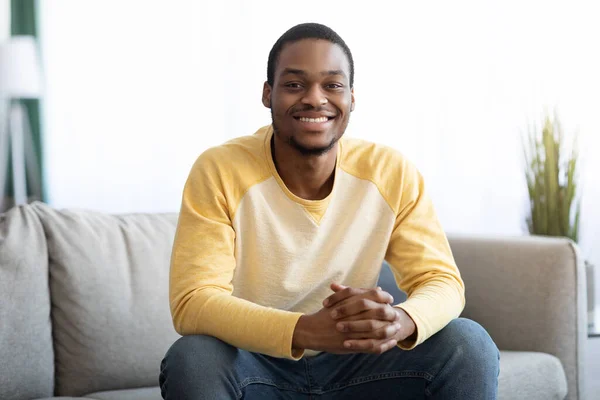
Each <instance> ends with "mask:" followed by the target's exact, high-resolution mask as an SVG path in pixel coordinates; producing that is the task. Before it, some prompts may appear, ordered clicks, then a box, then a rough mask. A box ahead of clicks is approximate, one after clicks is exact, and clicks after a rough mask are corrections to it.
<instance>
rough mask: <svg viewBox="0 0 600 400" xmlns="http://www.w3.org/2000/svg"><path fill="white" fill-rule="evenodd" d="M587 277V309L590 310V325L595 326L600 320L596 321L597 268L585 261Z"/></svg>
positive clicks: (590, 326)
mask: <svg viewBox="0 0 600 400" xmlns="http://www.w3.org/2000/svg"><path fill="white" fill-rule="evenodd" d="M585 279H586V282H587V311H588V327H589V328H595V324H597V323H600V321H595V310H596V292H595V290H596V288H595V286H596V285H595V279H596V274H595V268H594V265H592V263H590V262H588V261H586V262H585Z"/></svg>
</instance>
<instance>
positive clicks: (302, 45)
mask: <svg viewBox="0 0 600 400" xmlns="http://www.w3.org/2000/svg"><path fill="white" fill-rule="evenodd" d="M290 71H296V72H298V71H305V72H311V73H320V74H328V75H330V74H331V73H330V72H331V71H342V72H343V74H344V75H346V76H347V75H348V74H349V72H350V64H349V61H348V56H347V55H346V53H344V50H343V49H342V47H341V46H339V45H337V44H335V43H332V42H330V41H328V40H323V39H302V40H298V41H296V42H292V43H287V44H286V45H285V46H284V47H283V48H282V50H281V53H280V54H279V60H278V63H277V75H282V74H287V73H290Z"/></svg>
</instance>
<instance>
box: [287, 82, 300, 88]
mask: <svg viewBox="0 0 600 400" xmlns="http://www.w3.org/2000/svg"><path fill="white" fill-rule="evenodd" d="M285 87H289V88H292V89H299V88H301V87H302V86H300V84H299V83H287V84H286V85H285Z"/></svg>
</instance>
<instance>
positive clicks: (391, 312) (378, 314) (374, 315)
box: [338, 303, 399, 322]
mask: <svg viewBox="0 0 600 400" xmlns="http://www.w3.org/2000/svg"><path fill="white" fill-rule="evenodd" d="M341 304H344V303H341ZM367 319H376V320H379V321H387V322H394V321H396V320H398V319H399V316H398V312H397V311H396V309H395V308H394V307H392V306H389V305H385V306H383V307H378V308H376V309H374V310H367V311H363V312H361V313H359V314H355V315H350V316H347V317H343V318H339V319H338V321H340V322H346V321H347V322H350V321H362V320H367Z"/></svg>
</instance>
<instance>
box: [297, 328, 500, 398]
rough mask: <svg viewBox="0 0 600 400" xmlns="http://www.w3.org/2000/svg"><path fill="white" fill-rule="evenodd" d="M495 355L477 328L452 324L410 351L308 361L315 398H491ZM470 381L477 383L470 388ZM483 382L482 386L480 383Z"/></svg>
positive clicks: (327, 356)
mask: <svg viewBox="0 0 600 400" xmlns="http://www.w3.org/2000/svg"><path fill="white" fill-rule="evenodd" d="M498 357H499V353H498V350H497V348H496V346H495V345H494V343H493V341H492V340H491V338H490V337H489V335H488V334H487V332H485V330H484V329H483V328H482V327H481V326H480V325H478V324H476V323H475V322H473V321H470V320H467V319H462V318H460V319H457V320H454V321H452V322H451V323H450V324H449V325H448V326H446V327H445V328H444V329H442V330H441V331H440V332H438V333H437V334H435V335H433V336H432V337H430V338H429V339H428V340H426V341H425V342H424V343H422V344H420V345H419V346H417V347H416V348H414V349H413V350H408V351H405V350H402V349H400V348H398V347H396V348H394V349H391V350H389V351H387V352H385V353H383V354H381V355H375V354H350V355H335V354H329V353H322V354H320V355H318V356H316V357H314V358H313V359H307V367H308V377H309V383H310V387H311V391H312V392H313V393H320V394H322V397H318V398H320V399H323V400H326V399H367V398H374V399H375V398H381V399H403V400H410V399H424V398H433V399H450V398H461V399H471V398H475V399H478V400H486V399H495V398H496V393H497V377H498V372H499V361H498ZM473 379H476V380H477V379H478V380H479V382H476V383H469V382H471V381H472V380H473ZM482 380H483V381H485V382H481V381H482Z"/></svg>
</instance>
